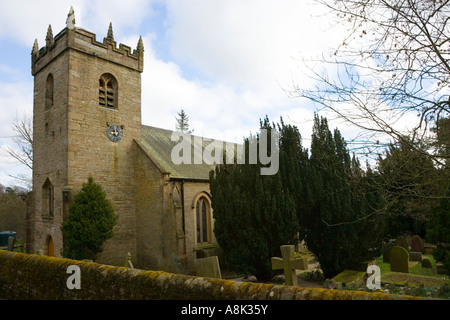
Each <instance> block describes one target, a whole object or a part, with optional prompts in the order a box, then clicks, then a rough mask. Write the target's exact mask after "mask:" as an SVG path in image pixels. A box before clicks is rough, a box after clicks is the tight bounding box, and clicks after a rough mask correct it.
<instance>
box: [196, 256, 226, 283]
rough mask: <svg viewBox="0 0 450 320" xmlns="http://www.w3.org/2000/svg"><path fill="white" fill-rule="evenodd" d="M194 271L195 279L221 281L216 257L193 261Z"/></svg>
mask: <svg viewBox="0 0 450 320" xmlns="http://www.w3.org/2000/svg"><path fill="white" fill-rule="evenodd" d="M195 271H196V274H197V277H206V278H218V279H222V274H221V273H220V266H219V258H218V257H217V256H211V257H206V258H201V259H195Z"/></svg>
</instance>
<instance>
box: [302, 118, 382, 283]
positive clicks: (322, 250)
mask: <svg viewBox="0 0 450 320" xmlns="http://www.w3.org/2000/svg"><path fill="white" fill-rule="evenodd" d="M309 165H310V167H309V172H307V174H308V187H307V189H308V190H309V191H308V197H310V199H309V200H308V203H309V205H308V207H307V208H306V209H305V210H304V211H302V213H301V215H300V217H299V226H300V235H301V237H302V238H304V239H305V242H306V244H307V246H308V249H309V250H311V251H312V252H313V253H314V254H315V256H316V257H317V259H318V260H319V263H320V267H321V269H322V271H323V273H324V275H325V277H327V278H331V277H333V276H335V275H336V274H338V273H339V272H341V271H343V270H344V269H346V268H352V267H354V266H355V265H357V264H358V263H360V262H361V261H363V260H365V259H367V258H371V257H375V256H376V255H377V254H378V253H379V250H377V249H379V246H380V244H381V241H380V240H381V239H380V236H381V231H380V229H381V228H382V224H380V223H379V217H378V215H376V214H375V213H376V207H374V206H376V205H377V204H376V203H375V202H374V198H377V196H376V194H377V193H376V190H370V182H369V181H370V179H372V178H371V177H369V176H367V177H366V176H364V175H362V170H361V168H360V166H359V162H358V161H357V159H356V158H353V159H352V158H351V157H350V155H349V153H348V150H347V148H346V143H345V141H344V139H343V137H342V136H341V134H340V132H339V130H337V129H336V130H334V134H332V133H331V131H330V130H329V128H328V121H327V119H326V118H319V117H318V116H317V115H316V116H315V118H314V127H313V134H312V143H311V156H310V163H309ZM305 200H306V199H305Z"/></svg>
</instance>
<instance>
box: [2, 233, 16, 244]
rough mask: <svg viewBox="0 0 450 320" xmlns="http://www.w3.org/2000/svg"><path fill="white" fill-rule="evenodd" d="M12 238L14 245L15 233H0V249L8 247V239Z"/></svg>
mask: <svg viewBox="0 0 450 320" xmlns="http://www.w3.org/2000/svg"><path fill="white" fill-rule="evenodd" d="M9 237H13V238H14V243H16V233H15V232H14V231H2V232H0V247H7V246H8V238H9Z"/></svg>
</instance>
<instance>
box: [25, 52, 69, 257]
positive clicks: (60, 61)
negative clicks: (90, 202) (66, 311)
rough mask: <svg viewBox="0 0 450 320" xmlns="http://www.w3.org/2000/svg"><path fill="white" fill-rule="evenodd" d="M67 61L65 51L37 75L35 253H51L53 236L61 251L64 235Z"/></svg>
mask: <svg viewBox="0 0 450 320" xmlns="http://www.w3.org/2000/svg"><path fill="white" fill-rule="evenodd" d="M68 60H69V52H67V51H65V52H62V53H61V54H59V55H58V56H56V57H54V58H53V59H51V60H50V61H49V62H48V63H46V66H45V68H42V69H40V70H39V71H38V72H36V73H35V74H34V107H33V113H34V117H33V153H34V154H33V159H34V161H33V204H32V205H33V209H34V215H32V216H31V217H30V218H31V219H32V221H33V222H34V228H33V230H34V234H33V239H34V243H33V252H36V253H37V252H39V251H40V250H42V252H43V253H44V254H48V253H49V252H48V248H47V241H48V238H49V237H51V238H52V239H53V242H54V244H55V247H54V254H55V255H56V256H58V255H59V254H60V252H61V250H62V234H61V230H60V228H59V226H60V225H61V223H62V222H63V216H64V212H63V209H64V204H63V199H62V190H63V189H64V187H65V185H66V184H67V153H66V151H67V143H66V140H67V127H68V118H67V109H68V104H67V95H68V82H69V73H68ZM50 74H51V75H52V77H53V94H54V95H53V106H52V107H50V108H46V106H45V95H46V84H47V78H48V77H49V75H50ZM47 179H48V180H49V181H50V183H51V184H52V185H53V195H54V199H53V215H50V214H48V212H47V210H46V209H45V205H44V202H45V201H47V200H48V198H47V197H46V196H45V195H44V187H45V182H46V181H47Z"/></svg>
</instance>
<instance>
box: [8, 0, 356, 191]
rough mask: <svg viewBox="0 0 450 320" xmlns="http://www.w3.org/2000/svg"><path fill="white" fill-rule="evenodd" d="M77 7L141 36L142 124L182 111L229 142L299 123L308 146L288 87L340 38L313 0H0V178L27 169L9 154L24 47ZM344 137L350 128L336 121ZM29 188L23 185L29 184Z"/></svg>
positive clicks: (84, 21)
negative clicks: (263, 128) (270, 125)
mask: <svg viewBox="0 0 450 320" xmlns="http://www.w3.org/2000/svg"><path fill="white" fill-rule="evenodd" d="M71 6H72V7H73V8H74V11H75V20H76V23H75V25H76V27H80V28H83V29H85V30H88V31H90V32H93V33H95V34H96V35H97V40H98V41H102V40H103V38H104V37H106V34H107V30H108V26H109V23H110V22H111V23H112V26H113V31H114V39H115V40H116V41H117V43H123V44H125V45H128V46H130V47H132V48H135V47H136V45H137V43H138V39H139V37H140V36H142V38H143V42H144V50H145V55H144V72H143V73H142V123H143V124H144V125H149V126H155V127H160V128H165V129H171V130H174V129H175V122H176V120H175V119H176V116H177V113H178V112H180V110H181V109H183V110H184V111H185V112H186V114H187V115H188V116H189V126H190V129H193V130H194V132H193V133H194V134H196V135H200V136H204V137H208V138H211V139H220V140H226V141H232V142H242V139H243V138H244V137H248V136H249V135H250V134H251V133H255V132H257V131H258V130H259V120H260V119H262V118H264V117H265V116H268V118H269V119H270V120H271V121H274V122H279V120H280V117H282V118H283V120H284V122H286V123H290V124H294V125H296V126H297V127H298V128H299V130H300V133H301V134H302V137H303V145H304V146H305V147H309V144H310V136H311V131H312V130H311V129H312V125H313V122H312V120H313V117H314V111H315V108H314V106H313V105H312V103H311V102H310V101H307V100H301V99H299V98H292V97H291V96H290V95H289V94H288V91H289V90H291V89H292V85H293V84H296V85H298V84H301V85H302V86H313V85H314V83H312V82H311V80H310V79H309V78H306V77H305V76H304V73H303V71H304V68H305V66H304V65H303V64H302V62H301V59H304V58H306V59H307V58H311V57H318V56H320V55H321V54H322V53H323V52H326V51H327V50H329V49H330V48H333V47H335V46H336V45H338V44H339V42H340V41H342V37H343V32H344V30H343V29H340V28H339V26H338V27H336V26H335V27H333V28H330V23H329V21H330V19H329V17H328V16H326V15H324V14H323V13H324V11H323V8H320V7H318V6H317V5H315V4H314V2H313V1H312V0H302V1H299V0H245V1H243V0H165V1H163V0H127V1H115V0H108V1H106V0H89V1H87V0H81V1H79V0H71V1H67V0H58V1H56V0H40V1H31V0H21V1H13V0H2V1H1V3H0V47H1V48H2V49H1V50H0V184H3V185H4V186H11V185H20V186H23V183H21V182H20V181H19V180H17V179H14V178H12V177H11V176H21V175H25V176H28V177H31V170H29V169H26V168H25V166H24V165H20V164H18V163H17V162H16V161H15V160H14V159H12V158H11V157H10V156H9V155H8V153H7V152H6V148H7V147H8V146H9V147H13V148H14V147H15V144H14V141H13V136H14V131H13V130H12V123H13V122H14V121H17V120H21V119H25V118H26V117H32V112H33V77H32V75H31V49H32V46H33V43H34V41H35V39H37V41H38V44H39V47H40V48H41V47H43V46H44V45H45V36H46V33H47V28H48V26H49V25H51V26H52V30H53V34H54V35H56V34H57V33H58V32H60V31H61V30H62V29H63V28H64V27H65V23H66V18H67V14H68V12H69V9H70V7H71ZM339 130H340V131H341V133H342V135H343V136H344V138H349V139H350V138H352V137H354V136H355V135H357V132H356V131H355V129H353V128H351V127H348V126H342V127H339ZM28 187H29V186H28Z"/></svg>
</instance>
